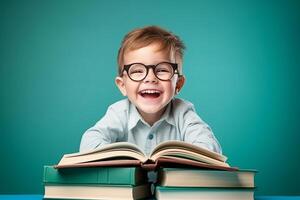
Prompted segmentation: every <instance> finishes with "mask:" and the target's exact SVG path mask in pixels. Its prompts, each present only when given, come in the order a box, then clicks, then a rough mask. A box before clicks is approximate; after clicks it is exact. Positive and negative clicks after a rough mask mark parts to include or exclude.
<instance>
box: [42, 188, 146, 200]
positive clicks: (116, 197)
mask: <svg viewBox="0 0 300 200" xmlns="http://www.w3.org/2000/svg"><path fill="white" fill-rule="evenodd" d="M149 188H150V187H149V186H148V185H138V186H132V185H119V186H116V185H114V186H111V185H45V195H44V199H106V200H131V199H145V198H147V197H149V196H150V190H149Z"/></svg>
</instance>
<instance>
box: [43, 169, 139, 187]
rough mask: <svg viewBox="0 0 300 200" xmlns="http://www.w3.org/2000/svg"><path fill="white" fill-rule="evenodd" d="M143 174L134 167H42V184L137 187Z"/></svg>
mask: <svg viewBox="0 0 300 200" xmlns="http://www.w3.org/2000/svg"><path fill="white" fill-rule="evenodd" d="M142 175H143V172H142V171H141V170H140V169H138V168H135V167H101V168H97V167H91V168H69V169H59V170H58V169H55V168H54V167H53V166H45V167H44V176H43V181H44V184H108V185H137V184H139V180H138V177H139V176H142Z"/></svg>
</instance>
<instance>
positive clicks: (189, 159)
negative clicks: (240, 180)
mask: <svg viewBox="0 0 300 200" xmlns="http://www.w3.org/2000/svg"><path fill="white" fill-rule="evenodd" d="M226 160H227V158H226V156H224V155H221V154H218V153H215V152H212V151H209V150H207V149H205V148H201V147H198V146H195V145H192V144H189V143H186V142H182V141H166V142H163V143H161V144H159V145H158V146H157V147H156V148H155V149H154V150H153V151H152V152H151V154H150V155H149V156H147V155H145V153H143V151H142V150H141V149H140V148H138V147H137V146H136V145H134V144H132V143H128V142H117V143H112V144H108V145H106V146H103V147H101V148H98V149H94V150H92V151H87V152H80V153H72V154H65V155H64V156H63V157H62V158H61V160H60V162H59V163H58V165H56V166H55V167H56V168H70V167H87V166H141V167H143V168H146V169H149V170H153V169H155V168H157V166H162V167H165V166H168V165H169V164H171V165H172V166H176V165H179V166H181V165H183V166H184V165H185V166H193V167H201V168H203V167H204V168H212V169H223V170H236V169H235V168H231V167H230V166H229V164H228V163H226Z"/></svg>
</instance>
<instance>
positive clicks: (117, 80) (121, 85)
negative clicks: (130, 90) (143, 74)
mask: <svg viewBox="0 0 300 200" xmlns="http://www.w3.org/2000/svg"><path fill="white" fill-rule="evenodd" d="M115 83H116V85H117V86H118V88H119V90H120V92H121V93H122V94H123V95H124V96H127V92H126V88H125V83H124V80H123V78H122V77H119V76H117V77H116V78H115Z"/></svg>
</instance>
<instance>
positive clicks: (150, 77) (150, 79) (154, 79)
mask: <svg viewBox="0 0 300 200" xmlns="http://www.w3.org/2000/svg"><path fill="white" fill-rule="evenodd" d="M157 81H158V79H157V77H156V76H155V74H154V71H153V69H152V68H150V69H149V71H148V74H147V76H146V78H145V79H144V82H145V83H148V82H151V83H157Z"/></svg>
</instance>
